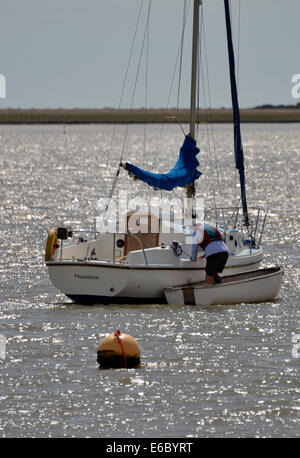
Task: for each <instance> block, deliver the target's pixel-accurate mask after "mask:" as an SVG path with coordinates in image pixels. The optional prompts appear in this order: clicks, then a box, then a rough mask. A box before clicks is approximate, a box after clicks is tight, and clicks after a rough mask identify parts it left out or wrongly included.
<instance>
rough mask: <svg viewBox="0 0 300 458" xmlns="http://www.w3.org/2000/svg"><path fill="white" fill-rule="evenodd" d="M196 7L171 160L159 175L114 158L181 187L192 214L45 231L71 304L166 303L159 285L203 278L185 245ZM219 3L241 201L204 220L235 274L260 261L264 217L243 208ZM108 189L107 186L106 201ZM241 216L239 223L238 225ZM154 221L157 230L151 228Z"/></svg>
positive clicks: (160, 184)
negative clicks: (182, 111)
mask: <svg viewBox="0 0 300 458" xmlns="http://www.w3.org/2000/svg"><path fill="white" fill-rule="evenodd" d="M201 7H202V0H194V1H193V34H192V59H191V60H192V62H191V88H190V122H189V133H188V135H186V136H185V138H184V142H183V145H182V148H181V150H180V155H179V158H178V161H177V163H176V164H175V166H174V167H173V169H171V171H170V172H168V173H166V174H154V173H151V172H147V171H145V170H143V169H140V168H139V167H137V166H134V165H132V164H130V163H123V162H120V164H119V165H118V169H117V173H116V177H118V175H119V173H120V171H121V170H122V167H123V168H125V169H126V170H127V171H128V172H129V173H130V175H131V176H132V177H134V178H135V179H138V180H140V181H142V182H145V183H148V184H149V185H150V186H152V187H154V188H155V189H164V190H166V192H168V191H169V190H170V189H174V187H176V188H177V187H182V188H183V189H184V190H185V192H186V197H187V199H188V202H189V205H188V209H187V213H188V214H189V215H190V217H191V224H190V225H189V224H182V225H180V224H177V223H176V221H175V220H174V219H173V220H171V221H170V223H169V229H170V230H168V231H165V230H164V229H163V226H164V224H165V221H163V215H162V214H161V213H157V214H152V213H146V214H145V213H143V212H141V211H140V212H139V211H137V212H135V213H130V212H129V213H128V214H126V215H125V218H124V219H125V221H124V222H123V223H124V224H123V223H122V224H121V226H120V225H119V226H118V230H116V231H115V232H113V233H110V232H105V231H103V232H102V231H101V230H100V231H99V230H97V228H96V227H95V230H94V233H93V234H92V238H91V239H90V240H86V239H82V238H81V233H80V232H79V233H77V234H76V232H74V231H73V230H72V229H71V228H69V227H58V228H52V229H51V230H50V232H49V234H48V238H47V243H46V253H45V261H46V265H47V268H48V271H49V276H50V279H51V282H52V283H53V285H54V286H55V287H56V288H57V289H58V290H59V291H60V292H62V293H63V294H65V295H66V296H67V297H69V298H70V299H72V300H73V301H75V302H78V303H83V304H85V303H89V304H90V303H99V304H107V303H108V304H110V303H128V304H132V303H149V302H150V303H160V302H165V301H166V299H165V295H164V291H165V289H166V288H171V287H175V286H177V285H182V284H186V283H193V282H198V281H201V280H204V278H205V265H206V261H205V259H204V258H203V257H201V256H199V257H198V259H197V261H195V262H194V261H191V244H190V243H187V237H190V236H191V234H192V233H193V224H194V223H195V222H196V221H197V213H196V211H195V208H194V202H195V198H196V186H195V182H196V180H198V179H199V177H200V174H201V172H200V171H199V170H198V169H197V167H198V165H199V162H198V160H197V158H196V155H197V154H198V152H199V149H198V148H197V146H196V140H195V138H196V127H195V126H196V118H197V73H198V71H199V66H198V56H199V10H200V8H201ZM224 7H225V20H226V30H227V43H228V56H229V69H230V82H231V94H232V106H233V120H234V149H235V163H236V168H237V169H238V171H239V176H240V188H241V204H242V205H241V207H240V206H239V205H237V206H235V207H233V208H231V207H230V206H228V207H223V208H220V209H217V208H214V214H215V215H217V214H218V215H219V214H220V212H221V213H222V214H223V215H224V213H225V212H226V211H227V210H228V211H229V214H230V215H231V216H230V218H229V219H227V220H225V219H224V218H223V219H222V221H221V222H220V221H219V220H218V219H217V216H215V218H213V217H212V216H211V215H210V213H209V212H210V209H207V210H205V214H204V220H205V222H209V223H210V224H211V225H213V226H214V227H216V228H217V229H218V230H219V232H220V233H221V234H222V237H223V239H224V241H225V242H226V244H227V246H228V248H229V252H230V256H229V258H228V261H227V264H226V266H225V269H224V274H226V275H235V274H239V273H243V272H247V271H253V270H256V269H258V267H259V264H260V262H261V261H262V259H263V250H262V248H261V246H260V245H261V239H262V234H263V230H264V227H265V221H266V215H267V214H266V212H264V211H263V209H261V208H259V207H257V208H251V209H250V208H248V206H247V199H246V188H245V171H244V157H243V148H242V140H241V131H240V116H239V105H238V97H237V87H236V79H235V68H234V53H233V44H232V35H231V24H230V11H229V3H228V0H224ZM133 183H134V182H133ZM114 190H115V188H114V187H113V190H112V192H111V194H110V198H111V197H112V196H113V192H114ZM107 208H108V206H107V207H106V209H104V214H105V212H106V211H107ZM250 210H251V211H252V210H253V211H254V213H255V214H254V216H252V217H251V216H250V215H249V211H250ZM104 216H105V215H104ZM207 218H209V220H208V221H207ZM240 218H242V223H241V224H240V226H238V222H239V221H240ZM213 219H214V220H213ZM141 221H144V222H146V223H148V224H147V230H138V231H136V230H135V231H133V230H132V225H133V226H134V227H135V228H136V227H140V228H141V226H142V224H141ZM118 223H120V221H119V222H118ZM230 223H232V224H230ZM153 226H155V227H156V230H152V228H153ZM120 227H121V228H122V229H121V230H120ZM175 227H176V231H175V230H174V229H175ZM240 227H241V228H242V230H240ZM238 228H239V230H238ZM76 237H77V239H76ZM74 239H75V242H74Z"/></svg>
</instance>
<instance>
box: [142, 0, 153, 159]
mask: <svg viewBox="0 0 300 458" xmlns="http://www.w3.org/2000/svg"><path fill="white" fill-rule="evenodd" d="M151 1H152V0H149V7H150V3H151ZM146 28H147V37H146V69H145V108H144V112H145V113H146V112H147V108H148V80H149V35H150V16H149V21H148V22H147V25H146ZM146 137H147V123H146V121H145V122H144V142H143V162H142V163H143V168H145V158H146Z"/></svg>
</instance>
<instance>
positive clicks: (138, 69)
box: [119, 0, 152, 169]
mask: <svg viewBox="0 0 300 458" xmlns="http://www.w3.org/2000/svg"><path fill="white" fill-rule="evenodd" d="M151 6H152V0H149V6H148V14H147V19H146V27H145V31H144V35H143V40H142V47H141V51H140V56H139V60H138V66H137V71H136V76H135V81H134V88H133V92H132V97H131V103H130V109H129V111H131V110H132V108H133V103H134V98H135V92H136V88H137V82H138V77H139V73H140V69H141V62H142V56H143V51H144V46H145V41H146V36H147V29H148V26H149V20H150V11H151ZM128 130H129V124H127V125H126V131H125V136H124V142H123V148H122V152H121V155H120V161H119V162H120V163H121V162H122V159H123V156H124V152H125V146H126V140H127V136H128ZM119 169H120V164H119Z"/></svg>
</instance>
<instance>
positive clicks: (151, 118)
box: [0, 106, 300, 124]
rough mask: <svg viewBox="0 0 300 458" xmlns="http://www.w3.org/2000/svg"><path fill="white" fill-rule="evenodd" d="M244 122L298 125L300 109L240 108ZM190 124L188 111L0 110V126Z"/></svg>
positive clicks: (223, 117)
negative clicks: (291, 123) (295, 123)
mask: <svg viewBox="0 0 300 458" xmlns="http://www.w3.org/2000/svg"><path fill="white" fill-rule="evenodd" d="M240 113H241V122H243V123H280V122H283V123H288V122H300V106H295V107H293V108H290V107H281V106H280V107H277V108H276V107H273V108H269V107H268V108H260V107H257V108H251V109H241V110H240ZM198 115H199V121H200V123H201V122H203V123H210V122H213V123H228V122H232V110H230V109H225V108H221V109H212V110H203V109H201V110H199V111H198ZM178 121H180V122H181V123H188V122H189V110H187V109H180V110H178V111H177V110H176V109H169V110H164V109H148V110H144V109H134V110H128V109H121V110H117V109H113V108H104V109H99V110H93V109H43V110H41V109H24V110H23V109H0V124H115V123H116V124H119V123H120V124H124V123H132V124H139V123H142V124H144V123H173V124H174V123H176V122H178Z"/></svg>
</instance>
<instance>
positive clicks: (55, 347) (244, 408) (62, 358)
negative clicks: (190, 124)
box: [0, 124, 300, 438]
mask: <svg viewBox="0 0 300 458" xmlns="http://www.w3.org/2000/svg"><path fill="white" fill-rule="evenodd" d="M112 129H113V128H112V126H70V127H66V129H65V131H64V127H63V126H0V179H1V206H0V212H1V213H0V218H1V220H0V221H1V246H0V250H1V267H0V279H1V280H0V302H1V308H0V334H2V336H4V337H5V338H6V341H7V343H6V358H5V359H3V358H2V359H0V387H1V389H0V437H106V438H114V437H120V438H127V437H129V438H130V437H139V438H142V437H149V438H150V437H161V438H169V437H170V438H171V437H177V438H184V437H296V436H299V433H300V428H299V411H300V402H299V392H300V387H299V361H300V359H299V358H297V356H298V353H299V356H300V350H298V347H297V346H296V344H297V340H295V339H297V337H295V335H296V336H297V334H300V330H299V314H298V310H299V306H300V299H299V272H300V266H299V254H300V249H299V242H300V226H299V222H300V221H299V219H300V218H299V214H300V202H299V195H300V180H299V158H300V127H299V125H296V124H289V125H284V124H280V125H255V124H253V125H246V126H244V128H243V134H244V135H243V137H244V150H245V156H246V173H247V191H248V200H249V204H252V205H263V206H264V207H268V209H269V212H270V213H269V217H268V224H267V228H266V233H265V236H264V241H263V242H264V243H263V246H264V250H265V259H264V265H273V264H280V265H282V266H283V267H284V271H285V274H284V281H283V284H282V288H281V290H280V294H279V296H278V297H277V298H276V299H275V300H274V301H273V302H269V303H261V304H240V305H232V306H222V305H220V306H214V307H210V308H203V307H200V306H186V307H177V306H176V307H175V306H173V307H172V306H167V305H156V304H153V305H140V306H133V305H130V304H128V305H124V306H122V307H121V306H116V305H114V306H113V305H112V306H110V305H106V306H101V305H99V306H90V307H87V306H81V305H76V304H72V303H71V302H70V301H69V300H68V299H67V298H65V297H64V296H63V295H61V294H60V293H58V292H57V291H56V290H55V289H54V287H53V286H52V285H51V283H50V280H49V278H48V274H47V270H46V267H45V265H44V249H45V242H46V237H47V233H48V230H49V228H50V227H51V226H53V225H54V226H57V225H58V224H62V223H69V224H72V225H73V227H77V226H78V225H79V224H80V223H85V224H86V225H87V226H88V225H92V223H93V218H94V217H96V216H97V215H98V213H97V203H98V200H99V198H100V197H101V196H104V195H107V193H108V192H109V190H110V186H111V183H112V177H113V173H114V172H115V171H116V164H117V163H118V160H119V157H120V152H121V149H122V142H123V136H122V134H123V133H124V127H122V126H120V127H119V128H118V129H117V133H116V135H115V138H114V142H113V146H112V150H111V154H110V157H109V159H108V165H109V167H108V168H107V167H106V161H107V152H108V150H109V149H110V143H111V138H112ZM209 130H210V129H209ZM146 131H147V139H148V140H147V144H146V151H145V152H144V149H143V135H144V126H132V127H131V128H130V131H129V132H130V133H129V138H128V147H126V149H125V153H126V155H127V156H126V157H128V159H130V160H131V161H134V160H137V161H138V163H139V164H140V165H143V164H145V166H150V165H151V163H152V162H153V157H154V158H155V156H156V157H157V164H158V166H159V168H160V170H161V171H163V170H166V169H169V168H170V165H171V164H173V163H174V161H175V159H176V154H177V150H178V147H179V146H180V144H181V142H182V134H181V131H180V129H179V128H178V126H175V125H174V126H172V125H169V126H167V127H166V128H165V130H164V131H163V132H161V126H147V127H146ZM161 133H162V135H161ZM160 135H161V143H160V145H159V147H157V138H159V136H160ZM199 139H200V140H199V145H200V147H201V153H200V155H199V159H200V163H201V165H200V170H201V171H202V172H203V175H202V176H201V178H200V180H199V184H198V186H197V193H198V195H199V196H203V197H204V198H205V202H206V204H207V205H210V204H211V203H212V195H213V191H215V193H216V196H217V203H219V204H224V203H226V204H227V205H234V204H235V203H236V201H237V196H238V192H239V190H238V187H237V179H238V177H237V174H236V172H235V170H234V166H233V153H232V127H231V126H229V125H220V126H217V127H215V129H214V132H213V136H212V135H210V137H208V129H207V127H206V126H201V128H200V132H199ZM213 144H214V145H215V148H212V145H213ZM216 158H217V160H216ZM118 189H126V190H127V191H128V193H129V194H130V193H132V192H133V191H134V192H136V191H137V192H139V193H140V194H145V195H146V194H147V193H148V192H149V191H148V188H147V187H146V186H145V185H143V184H141V183H138V184H135V185H134V186H133V182H132V181H131V180H129V178H128V177H127V175H126V173H125V172H124V173H122V174H121V177H120V180H119V188H118ZM116 328H119V329H120V330H121V331H122V332H125V333H128V334H130V335H132V336H133V337H135V338H136V339H137V341H138V342H139V344H140V347H141V359H142V365H141V367H140V368H139V369H130V370H126V369H118V370H117V369H115V370H99V368H98V365H97V362H96V349H97V344H98V343H99V341H100V340H101V339H102V338H103V337H104V336H105V335H106V334H107V333H111V332H113V331H114V330H115V329H116ZM293 336H294V337H293ZM292 339H294V340H295V341H294V342H293V341H292Z"/></svg>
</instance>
